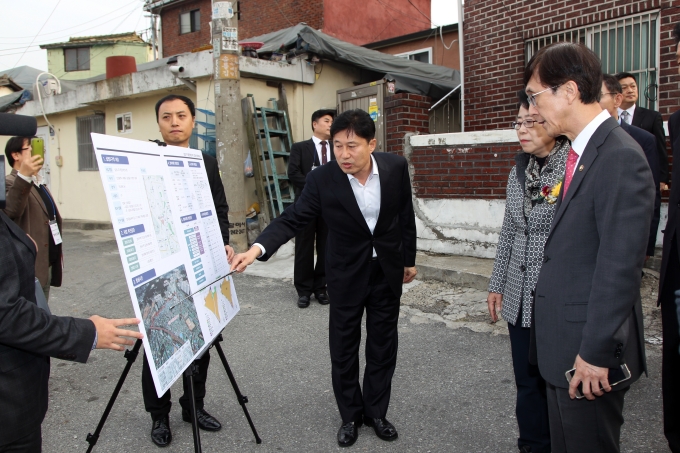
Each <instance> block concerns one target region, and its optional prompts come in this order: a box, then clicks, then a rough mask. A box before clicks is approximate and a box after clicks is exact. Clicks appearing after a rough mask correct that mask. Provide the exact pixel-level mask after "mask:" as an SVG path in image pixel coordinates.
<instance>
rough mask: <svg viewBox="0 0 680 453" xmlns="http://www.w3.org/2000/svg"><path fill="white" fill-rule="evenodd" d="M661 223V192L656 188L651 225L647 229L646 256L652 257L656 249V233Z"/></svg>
mask: <svg viewBox="0 0 680 453" xmlns="http://www.w3.org/2000/svg"><path fill="white" fill-rule="evenodd" d="M660 221H661V190H660V189H659V186H658V185H657V186H656V196H655V197H654V213H653V214H652V224H651V226H650V227H649V240H648V241H647V252H646V255H647V256H654V249H655V248H656V233H657V232H658V231H659V222H660Z"/></svg>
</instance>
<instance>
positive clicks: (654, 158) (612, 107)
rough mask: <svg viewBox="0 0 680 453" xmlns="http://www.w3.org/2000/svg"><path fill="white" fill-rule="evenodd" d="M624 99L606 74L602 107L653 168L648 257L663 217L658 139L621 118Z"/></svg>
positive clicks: (618, 84)
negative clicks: (661, 212) (652, 202)
mask: <svg viewBox="0 0 680 453" xmlns="http://www.w3.org/2000/svg"><path fill="white" fill-rule="evenodd" d="M622 101H623V90H622V89H621V84H620V83H619V81H618V80H617V79H616V77H615V76H613V75H611V74H604V76H603V81H602V95H601V97H600V107H602V108H603V109H605V110H606V111H608V112H609V114H610V115H611V116H612V118H614V119H615V120H617V121H618V122H619V124H620V125H621V128H622V129H623V130H624V131H626V132H628V134H629V135H630V136H631V137H633V139H634V140H635V141H636V142H638V145H640V148H642V151H644V153H645V158H647V163H648V164H649V168H650V170H652V177H653V178H654V186H655V187H656V192H655V196H654V215H653V216H652V224H651V225H650V227H649V240H648V241H647V252H646V253H645V255H646V256H647V257H650V256H653V255H654V248H655V247H656V232H657V231H658V229H659V220H660V218H661V215H660V209H661V186H660V181H661V180H660V170H659V156H658V154H657V149H656V139H655V138H654V136H653V135H652V134H650V133H649V132H647V131H646V130H643V129H640V128H639V127H636V126H631V125H630V124H628V123H626V122H625V121H621V119H620V118H619V113H618V108H619V106H620V105H621V102H622Z"/></svg>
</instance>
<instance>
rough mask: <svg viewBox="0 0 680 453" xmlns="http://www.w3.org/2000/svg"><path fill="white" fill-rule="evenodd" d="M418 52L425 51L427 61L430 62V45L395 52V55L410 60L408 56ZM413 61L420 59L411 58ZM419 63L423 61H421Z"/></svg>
mask: <svg viewBox="0 0 680 453" xmlns="http://www.w3.org/2000/svg"><path fill="white" fill-rule="evenodd" d="M419 53H427V60H428V61H427V63H428V64H432V57H433V55H432V47H425V48H423V49H417V50H409V51H408V52H402V53H395V54H394V56H395V57H401V58H406V59H407V60H411V58H409V57H410V56H411V55H417V54H419ZM413 61H420V60H413ZM421 63H423V62H422V61H421Z"/></svg>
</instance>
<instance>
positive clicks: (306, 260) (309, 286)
mask: <svg viewBox="0 0 680 453" xmlns="http://www.w3.org/2000/svg"><path fill="white" fill-rule="evenodd" d="M315 236H316V241H314V237H315ZM327 237H328V226H327V225H326V222H324V220H323V218H321V217H317V218H316V220H313V221H311V222H310V223H309V224H307V226H306V227H305V228H304V229H303V230H302V231H301V232H300V233H298V235H297V236H295V271H294V273H293V283H294V284H295V289H296V290H297V292H298V296H311V295H312V293H314V294H317V293H319V292H326V238H327ZM315 242H316V266H315V265H314V243H315Z"/></svg>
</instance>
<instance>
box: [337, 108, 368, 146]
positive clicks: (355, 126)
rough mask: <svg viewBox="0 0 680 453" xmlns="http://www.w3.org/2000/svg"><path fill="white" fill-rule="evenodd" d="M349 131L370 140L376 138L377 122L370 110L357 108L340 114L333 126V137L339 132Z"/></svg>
mask: <svg viewBox="0 0 680 453" xmlns="http://www.w3.org/2000/svg"><path fill="white" fill-rule="evenodd" d="M342 131H347V133H348V134H349V133H350V132H354V135H356V136H357V137H361V138H363V139H366V141H367V142H370V141H371V140H373V139H374V138H375V122H374V121H373V118H371V115H369V114H368V112H366V111H364V110H361V109H355V110H347V111H345V112H342V113H341V114H340V115H338V117H337V118H335V120H334V121H333V125H332V126H331V139H333V137H335V134H337V133H338V132H342Z"/></svg>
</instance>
